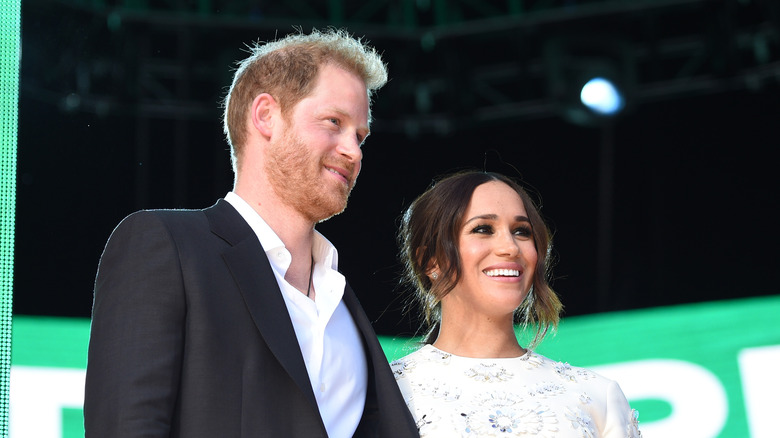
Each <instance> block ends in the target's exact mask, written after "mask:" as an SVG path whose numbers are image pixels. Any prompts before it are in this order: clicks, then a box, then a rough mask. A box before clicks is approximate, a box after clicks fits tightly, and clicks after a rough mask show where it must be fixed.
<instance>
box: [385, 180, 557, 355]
mask: <svg viewBox="0 0 780 438" xmlns="http://www.w3.org/2000/svg"><path fill="white" fill-rule="evenodd" d="M491 181H498V182H502V183H504V184H506V185H508V186H509V187H511V188H512V189H514V190H515V191H516V192H517V194H518V195H519V196H520V199H522V201H523V206H524V207H525V210H526V213H527V215H528V219H529V220H530V222H531V228H532V230H533V238H534V244H535V246H536V252H537V254H538V257H537V263H536V270H535V275H534V279H533V285H532V287H531V290H530V291H529V293H528V296H527V297H526V299H525V300H524V301H523V303H522V304H521V305H520V307H519V308H518V309H517V310H516V312H515V316H516V322H518V323H522V324H524V325H535V326H536V331H535V334H534V338H533V341H532V342H531V345H530V347H531V348H533V347H534V346H536V345H537V344H538V343H539V342H540V341H541V340H542V339H543V338H544V336H545V335H546V334H547V332H548V331H549V329H550V328H551V327H552V328H553V329H554V328H556V327H557V325H558V320H559V318H560V313H561V309H562V307H563V306H562V304H561V302H560V300H559V299H558V296H557V295H556V293H555V291H553V289H552V287H550V285H549V283H548V280H549V277H550V275H551V268H552V266H551V265H552V256H551V249H552V237H551V235H550V230H549V228H548V227H547V225H546V224H545V223H544V220H543V219H542V216H541V214H540V213H539V209H538V207H537V206H536V204H535V203H534V202H533V200H532V199H531V197H530V196H529V195H528V193H526V191H525V190H524V189H523V188H522V187H521V186H520V184H518V183H517V182H515V181H514V180H513V179H511V178H509V177H506V176H504V175H501V174H498V173H492V172H480V171H466V172H460V173H456V174H453V175H450V176H446V177H444V178H442V179H440V180H439V181H437V182H434V183H433V184H432V185H431V187H429V188H428V190H426V191H425V192H424V193H423V194H422V195H420V196H419V197H418V198H417V199H415V200H414V202H412V204H411V205H410V206H409V208H408V209H407V210H406V212H405V213H404V215H403V217H402V219H401V227H400V230H399V233H398V243H399V246H400V258H401V262H402V263H403V266H404V274H403V279H402V281H403V282H405V283H406V284H408V285H409V286H411V287H412V289H414V291H415V295H414V296H415V298H416V301H417V303H418V304H419V305H420V307H421V308H422V313H423V327H425V328H426V329H427V330H426V331H427V334H426V336H425V342H426V343H432V342H433V341H435V340H436V337H437V336H438V330H439V325H440V322H441V305H440V303H441V299H442V298H443V297H444V296H445V295H447V294H448V293H449V292H450V291H452V289H453V288H454V287H455V285H456V284H457V283H458V282H459V281H460V278H461V276H462V270H463V268H462V263H461V258H460V254H459V253H458V244H459V241H458V239H459V237H458V236H459V235H460V228H461V226H462V224H463V219H464V218H463V216H464V215H465V213H466V209H467V208H468V206H469V203H470V202H471V197H472V195H473V193H474V190H475V189H476V188H477V187H479V186H481V185H482V184H485V183H488V182H491ZM434 263H435V264H436V265H437V266H438V270H439V271H440V272H439V276H438V280H437V281H436V282H432V281H431V280H430V278H429V277H428V275H429V274H430V270H431V268H432V267H433V265H434Z"/></svg>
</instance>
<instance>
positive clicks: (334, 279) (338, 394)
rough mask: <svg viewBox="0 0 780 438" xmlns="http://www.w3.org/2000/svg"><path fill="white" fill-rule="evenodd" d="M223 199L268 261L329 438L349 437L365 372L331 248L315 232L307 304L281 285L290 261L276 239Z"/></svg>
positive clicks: (243, 207)
mask: <svg viewBox="0 0 780 438" xmlns="http://www.w3.org/2000/svg"><path fill="white" fill-rule="evenodd" d="M225 200H226V201H228V202H229V203H230V204H231V205H232V206H233V207H234V208H235V209H236V210H238V212H239V213H240V214H241V216H242V217H243V218H244V220H246V222H247V223H248V224H249V226H250V227H251V228H252V230H254V232H255V234H257V238H258V239H259V240H260V244H261V245H262V246H263V250H264V251H265V253H266V255H267V256H268V261H269V262H270V263H271V267H272V268H273V271H274V275H275V276H276V282H277V283H278V284H279V289H280V290H281V291H282V297H283V298H284V302H285V304H286V305H287V311H288V312H289V314H290V319H291V320H292V324H293V328H294V329H295V335H296V336H297V338H298V344H299V346H300V348H301V352H302V353H303V360H304V362H305V364H306V371H308V374H309V380H310V381H311V387H312V389H313V390H314V396H315V398H316V399H317V406H318V407H319V410H320V415H321V417H322V421H323V422H324V423H325V428H326V429H327V431H328V436H330V437H333V438H338V437H351V436H352V435H353V434H354V432H355V430H356V429H357V426H358V423H360V418H361V417H362V415H363V408H364V406H365V401H366V385H367V379H368V372H367V363H366V357H365V353H364V351H363V343H362V340H361V337H360V333H359V331H358V329H357V326H356V325H355V322H354V321H353V319H352V316H351V315H350V313H349V310H347V307H346V305H345V304H344V302H343V301H342V300H341V298H342V297H343V295H344V286H345V285H346V280H345V279H344V276H343V275H341V273H339V272H338V252H337V251H336V248H335V247H334V246H333V244H332V243H330V241H328V239H326V238H325V237H324V236H323V235H322V234H320V233H319V232H317V231H316V230H315V235H314V243H313V245H312V255H313V257H314V262H315V266H314V274H313V277H312V280H313V284H314V290H315V291H316V295H315V300H312V299H310V298H308V297H307V296H306V295H305V294H303V293H301V291H299V290H298V289H296V288H295V287H293V286H292V285H290V284H289V283H288V282H287V280H285V278H284V275H285V273H286V272H287V269H288V268H289V267H290V262H291V261H292V256H291V255H290V252H289V251H288V250H287V248H285V246H284V243H283V242H282V241H281V239H279V236H277V235H276V233H275V232H274V231H273V230H272V229H271V227H270V226H268V224H267V223H266V222H265V221H264V220H263V218H262V217H260V215H259V214H258V213H257V212H256V211H255V210H254V209H253V208H252V207H251V206H250V205H249V204H248V203H247V202H246V201H245V200H243V199H242V198H241V197H239V196H238V195H236V194H235V193H234V192H229V193H228V194H227V195H226V196H225ZM280 421H282V419H280ZM293 421H294V420H293Z"/></svg>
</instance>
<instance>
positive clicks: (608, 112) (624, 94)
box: [544, 36, 636, 127]
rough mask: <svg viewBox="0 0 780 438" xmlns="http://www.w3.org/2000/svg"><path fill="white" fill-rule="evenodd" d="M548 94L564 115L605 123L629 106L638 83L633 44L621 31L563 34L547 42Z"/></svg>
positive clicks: (578, 122)
mask: <svg viewBox="0 0 780 438" xmlns="http://www.w3.org/2000/svg"><path fill="white" fill-rule="evenodd" d="M544 50H545V66H546V68H547V75H548V77H547V78H548V86H549V95H550V98H551V100H552V101H553V102H554V104H555V105H556V106H557V109H558V111H559V113H560V115H561V116H562V117H563V118H564V119H565V120H567V121H569V122H571V123H574V124H576V125H580V126H586V127H600V126H605V125H608V124H611V123H614V119H615V118H617V117H619V116H622V115H623V114H624V113H627V112H630V110H631V108H632V106H633V105H632V102H631V100H632V98H633V97H634V89H635V85H636V72H635V61H634V58H633V54H634V50H633V48H632V46H631V45H630V44H629V43H628V42H625V41H622V40H620V39H619V38H616V37H608V36H601V37H576V38H574V37H571V36H569V37H565V38H564V37H561V38H554V39H551V40H549V41H548V42H547V43H546V44H545V48H544Z"/></svg>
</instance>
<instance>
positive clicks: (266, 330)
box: [205, 199, 317, 409]
mask: <svg viewBox="0 0 780 438" xmlns="http://www.w3.org/2000/svg"><path fill="white" fill-rule="evenodd" d="M205 212H206V216H207V217H208V218H209V222H210V224H211V229H212V232H214V233H215V234H216V235H218V236H220V237H221V238H222V239H224V240H225V241H227V242H228V243H230V244H231V245H232V246H231V248H229V249H228V250H226V251H225V252H224V253H223V254H222V258H223V260H224V261H225V264H226V265H227V267H228V269H229V270H230V272H231V274H232V275H233V278H234V279H235V281H236V284H237V285H238V289H239V290H240V291H241V295H242V297H243V298H244V302H245V303H246V306H247V309H248V310H249V313H250V315H251V316H252V320H253V321H254V323H255V325H256V326H257V329H258V330H259V331H260V335H261V336H262V337H263V339H264V340H265V342H266V344H267V345H268V348H269V349H270V350H271V352H272V353H273V354H274V356H275V357H276V359H277V360H278V361H279V363H280V364H281V365H282V367H284V369H285V370H286V371H287V373H288V374H289V375H290V376H291V377H292V379H293V380H294V381H295V383H296V384H297V385H298V387H299V388H300V389H301V391H303V393H304V394H305V395H306V397H307V398H308V399H309V401H310V402H311V403H312V406H314V408H315V409H317V401H316V399H315V398H314V392H313V391H312V388H311V382H310V381H309V375H308V373H307V372H306V365H305V364H304V361H303V355H302V354H301V350H300V347H299V345H298V339H297V337H296V336H295V330H294V329H293V325H292V321H291V320H290V315H289V313H288V311H287V306H286V304H285V302H284V298H282V293H281V291H280V290H279V285H278V284H277V283H276V277H275V276H274V273H273V271H272V268H271V264H270V263H269V261H268V258H267V257H266V255H265V251H263V247H262V245H260V241H259V240H258V239H257V236H256V235H255V233H254V231H252V229H251V228H250V227H249V225H248V224H247V223H246V221H245V220H244V219H243V218H242V217H241V215H240V214H239V213H238V212H237V211H236V210H235V209H234V208H233V207H232V206H231V205H230V204H229V203H228V202H227V201H224V200H221V199H220V200H219V202H217V204H216V205H215V206H213V207H212V208H209V209H207V210H205Z"/></svg>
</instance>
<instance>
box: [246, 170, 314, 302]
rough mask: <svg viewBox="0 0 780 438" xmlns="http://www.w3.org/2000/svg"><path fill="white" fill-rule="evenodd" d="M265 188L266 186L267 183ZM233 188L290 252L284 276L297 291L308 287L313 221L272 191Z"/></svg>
mask: <svg viewBox="0 0 780 438" xmlns="http://www.w3.org/2000/svg"><path fill="white" fill-rule="evenodd" d="M260 187H263V186H260ZM264 187H266V188H268V187H269V185H264ZM233 191H234V192H235V193H236V194H237V195H238V196H240V197H241V198H242V199H243V200H244V201H246V202H247V203H248V204H249V205H250V206H251V207H252V209H254V210H255V211H256V212H257V213H258V214H259V215H260V217H262V218H263V220H264V221H265V222H266V223H267V224H268V226H269V227H271V229H272V230H273V231H274V233H276V235H277V236H278V237H279V239H280V240H281V241H282V243H284V246H285V248H287V250H288V251H289V252H290V256H291V257H292V260H291V262H290V267H289V268H288V269H287V273H286V274H285V276H284V277H285V279H286V280H287V281H288V282H289V283H290V284H291V285H293V286H294V287H295V288H297V289H299V290H302V291H303V290H306V289H308V286H309V284H308V283H309V277H310V276H311V260H312V245H313V243H314V223H312V222H311V220H309V219H307V218H305V217H304V216H303V215H302V214H301V213H300V212H299V211H297V210H295V209H294V208H292V207H290V206H289V205H287V204H286V203H284V202H282V201H281V200H280V199H278V197H277V196H276V194H275V193H274V192H273V190H270V189H266V190H262V189H259V188H258V189H257V190H252V189H251V188H248V187H244V186H240V185H238V184H237V185H236V187H235V188H234V189H233Z"/></svg>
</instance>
